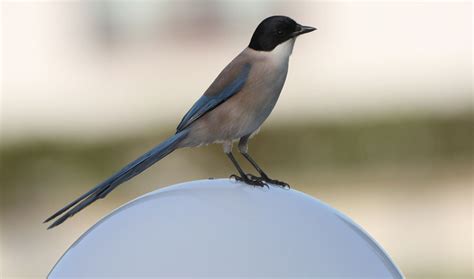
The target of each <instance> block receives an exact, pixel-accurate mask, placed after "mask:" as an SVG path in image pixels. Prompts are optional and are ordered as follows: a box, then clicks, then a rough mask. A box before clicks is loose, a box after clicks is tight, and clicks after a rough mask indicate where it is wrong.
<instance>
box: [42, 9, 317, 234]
mask: <svg viewBox="0 0 474 279" xmlns="http://www.w3.org/2000/svg"><path fill="white" fill-rule="evenodd" d="M314 30H316V28H314V27H311V26H304V25H301V24H299V23H297V22H296V21H295V20H293V19H292V18H290V17H287V16H283V15H275V16H270V17H267V18H265V19H264V20H263V21H261V22H260V24H258V26H257V28H256V29H255V31H254V32H253V35H252V37H251V39H250V43H249V45H248V46H247V47H245V48H244V50H243V51H242V52H240V54H238V55H237V56H236V57H235V58H234V59H233V60H232V61H231V62H230V63H229V64H228V65H227V66H226V67H225V68H224V69H223V70H222V71H221V72H220V74H219V75H218V76H217V77H216V79H215V80H214V81H213V82H212V83H211V85H210V86H209V88H208V89H207V90H206V91H205V92H204V94H203V95H202V96H201V97H200V98H199V99H198V100H197V101H196V102H195V103H194V105H193V106H192V107H191V109H189V111H188V112H187V113H186V114H185V115H184V117H183V118H182V120H181V122H180V123H179V125H178V126H177V128H176V133H175V134H174V135H172V136H171V137H169V138H168V139H166V140H165V141H163V142H161V143H160V144H158V145H157V146H156V147H154V148H153V149H151V150H150V151H148V152H147V153H145V154H143V155H142V156H140V157H139V158H137V159H136V160H134V161H132V162H131V163H129V164H128V165H126V166H125V167H123V168H122V169H121V170H119V171H118V172H117V173H115V174H114V175H112V176H111V177H109V178H108V179H106V180H105V181H103V182H101V183H99V184H98V185H97V186H95V187H94V188H92V189H91V190H89V191H88V192H86V193H84V194H83V195H81V196H80V197H78V198H77V199H75V200H73V201H72V202H70V203H69V204H67V205H66V206H65V207H63V208H62V209H60V210H59V211H57V212H56V213H54V214H53V215H52V216H50V217H49V218H47V219H46V220H45V221H44V223H47V222H50V221H52V220H53V219H56V220H55V221H54V222H53V223H52V224H51V225H50V226H49V227H48V229H51V228H53V227H56V226H58V225H60V224H62V223H63V222H64V221H66V220H67V219H69V218H70V217H72V216H73V215H75V214H76V213H78V212H79V211H81V210H82V209H84V208H86V207H87V206H89V205H90V204H92V203H93V202H95V201H96V200H98V199H102V198H104V197H105V196H107V195H108V194H109V193H110V192H111V191H113V190H114V189H115V188H117V186H119V185H120V184H122V183H124V182H125V181H128V180H130V179H131V178H133V177H135V176H136V175H138V174H140V173H141V172H143V171H144V170H146V169H147V168H149V167H150V166H151V165H153V164H154V163H156V162H158V161H159V160H161V159H163V158H164V157H165V156H167V155H169V154H170V153H171V152H173V151H174V150H176V149H179V148H184V147H198V146H202V145H208V144H213V143H221V144H222V145H223V149H224V153H225V154H226V155H227V157H228V158H229V159H230V161H231V162H232V164H233V165H234V166H235V168H236V170H237V172H238V174H233V175H231V178H233V179H235V180H237V181H242V182H244V183H246V184H249V185H253V186H256V187H257V186H259V187H264V186H267V187H268V184H273V185H276V186H280V187H285V188H286V187H289V184H288V183H285V182H282V181H279V180H276V179H272V178H270V177H269V176H268V175H267V173H266V172H264V171H263V170H262V168H261V167H260V166H259V165H258V164H257V162H256V161H255V160H254V159H253V158H252V157H251V156H250V155H249V152H248V142H249V139H250V138H251V137H252V136H253V135H255V134H256V133H257V132H258V131H259V130H260V126H261V125H262V124H263V122H264V121H265V120H266V119H267V117H268V116H269V115H270V113H271V112H272V110H273V108H274V107H275V104H276V102H277V100H278V98H279V96H280V93H281V91H282V89H283V85H284V83H285V80H286V76H287V73H288V64H289V57H290V55H291V53H292V52H293V47H294V44H295V40H296V38H297V37H298V36H300V35H302V34H306V33H309V32H312V31H314ZM237 141H238V150H239V151H240V153H241V154H242V155H243V157H244V158H245V159H246V160H247V161H249V163H250V164H251V165H252V166H253V167H254V168H255V170H256V171H257V172H258V173H259V175H260V176H255V175H252V174H250V173H245V172H244V170H243V169H242V168H241V166H240V165H239V163H238V162H237V160H236V159H235V157H234V155H233V153H232V147H233V143H234V142H237Z"/></svg>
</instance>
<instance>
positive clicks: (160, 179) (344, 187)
mask: <svg viewBox="0 0 474 279" xmlns="http://www.w3.org/2000/svg"><path fill="white" fill-rule="evenodd" d="M1 8H2V11H1V17H2V18H1V32H2V44H1V46H2V57H1V61H2V62H1V66H2V74H1V78H2V85H1V145H0V150H1V161H0V162H1V176H0V178H1V179H0V183H1V188H0V190H1V212H0V217H1V234H0V237H1V259H0V262H1V276H0V277H2V278H21V277H40V278H44V277H45V276H46V274H47V273H48V271H49V270H50V269H51V268H52V266H53V265H54V263H55V262H56V261H57V260H58V259H59V257H60V256H61V255H62V254H63V252H64V251H65V250H66V249H67V248H68V247H69V246H70V245H71V244H72V243H73V242H74V240H76V239H77V238H78V237H79V236H80V235H81V234H82V233H83V232H84V231H85V230H86V229H87V228H89V227H90V226H91V225H93V224H94V223H95V222H96V221H97V220H99V219H100V218H101V217H102V216H104V215H105V214H107V213H109V212H110V211H111V210H113V209H114V208H116V207H118V206H120V205H121V204H123V203H125V202H127V201H129V200H131V199H133V198H135V197H138V196H140V195H142V194H144V193H147V192H149V191H152V190H154V189H156V188H157V187H163V186H166V185H169V184H174V183H179V182H184V181H188V180H195V179H205V178H208V177H228V176H229V174H231V173H233V172H234V169H233V167H232V165H231V164H230V162H228V161H227V158H226V157H225V156H224V155H223V153H222V148H221V146H208V147H203V148H200V149H193V150H190V149H184V150H178V151H177V152H175V153H173V154H172V155H171V156H169V157H167V158H166V159H164V160H163V161H161V162H159V163H158V164H157V165H156V166H153V167H152V168H150V170H149V171H147V172H145V173H143V174H142V175H140V176H138V177H136V178H135V179H133V180H132V181H130V182H127V183H126V185H124V186H123V187H120V188H118V189H117V190H116V191H114V192H113V193H112V194H111V195H109V196H108V197H107V199H105V200H101V201H99V202H97V203H96V204H94V205H93V206H91V207H90V208H88V209H87V210H85V211H83V212H81V213H80V214H78V215H77V216H76V217H75V218H73V219H71V220H70V221H68V222H66V223H65V224H63V225H62V226H60V227H58V228H56V229H54V230H52V231H47V230H46V226H45V225H43V224H42V221H43V220H44V219H45V218H46V217H48V216H49V215H50V214H51V213H53V212H54V211H55V210H57V209H59V208H60V207H62V206H63V205H65V204H66V203H67V202H69V201H70V200H72V199H73V198H75V197H77V196H78V195H79V194H82V193H83V192H85V191H86V190H88V189H89V188H91V187H92V186H94V185H95V184H97V183H98V182H100V181H102V180H103V179H105V178H107V177H108V176H109V175H110V174H112V173H113V172H114V171H116V170H118V169H119V168H121V167H122V166H123V165H125V164H126V163H128V162H129V161H132V160H133V159H135V158H136V157H137V156H138V155H141V154H142V153H144V152H145V151H147V150H148V149H150V148H151V147H153V146H154V145H156V144H157V143H159V142H160V141H162V140H163V139H165V138H166V137H167V136H168V135H170V134H172V133H173V132H174V129H175V126H176V125H177V123H178V122H179V120H180V119H181V117H182V116H183V114H184V113H185V112H186V111H187V109H188V108H190V106H191V105H192V104H193V103H194V101H195V100H196V99H197V98H198V97H199V96H200V95H201V94H202V93H203V92H204V91H205V89H206V88H207V86H208V85H209V84H210V83H211V82H212V80H213V79H214V78H215V77H216V75H217V74H218V73H219V72H220V70H221V69H222V68H223V67H224V66H225V65H226V64H227V62H229V61H230V59H232V58H233V57H234V56H236V55H237V54H238V53H239V52H240V51H241V50H242V49H243V48H244V47H245V46H246V45H247V44H248V42H249V40H250V37H251V34H252V32H253V31H254V28H255V27H256V26H257V24H258V23H259V22H260V21H261V20H262V19H264V18H265V17H267V16H269V15H273V14H284V15H288V16H291V17H293V18H294V19H296V20H297V21H298V22H300V23H302V24H306V25H312V26H315V27H317V28H318V31H316V32H314V33H311V34H310V35H307V36H303V37H301V38H299V39H298V41H297V43H296V45H295V49H294V52H293V55H292V57H291V62H290V71H289V75H288V78H287V81H286V84H285V88H284V89H283V93H282V95H281V97H280V100H279V102H278V105H277V107H276V108H275V110H274V111H273V114H272V115H271V117H270V118H269V119H268V120H267V122H266V123H265V125H264V127H263V129H262V130H261V132H260V134H259V135H258V136H256V137H255V138H254V139H253V141H252V142H251V144H250V152H251V153H253V154H254V157H255V158H256V159H257V161H258V162H260V163H261V165H262V166H264V167H265V169H266V170H267V172H268V173H269V174H270V175H271V176H274V177H276V178H278V179H281V180H284V181H287V182H289V183H290V184H291V185H292V186H293V188H295V189H297V190H300V191H303V192H306V193H308V194H310V195H312V196H314V197H316V198H318V199H321V200H323V201H324V202H326V203H329V204H330V205H332V206H333V207H335V208H337V209H339V210H341V211H342V212H344V213H346V214H347V215H348V216H350V217H351V218H353V219H354V220H355V221H356V222H357V223H359V224H360V225H361V226H362V227H364V228H365V229H366V230H367V231H368V232H369V233H370V234H371V235H372V236H373V237H374V238H375V239H376V240H377V241H378V242H379V243H380V244H381V245H382V246H383V247H384V248H385V249H386V251H387V252H388V253H389V255H390V256H391V257H392V259H393V260H394V261H395V262H396V263H397V265H398V266H399V267H400V269H401V270H402V271H403V272H404V274H405V275H406V276H407V278H418V279H419V278H470V277H471V276H472V266H473V257H472V253H473V246H472V244H473V243H472V239H473V232H472V223H473V204H472V202H473V198H474V196H473V184H474V183H473V182H474V172H473V170H474V169H473V162H474V161H473V154H474V151H473V149H474V146H473V142H474V140H473V126H474V125H473V124H474V123H473V122H474V121H473V111H472V108H473V106H472V105H473V102H472V101H473V92H472V3H471V2H461V1H446V2H442V1H435V2H431V1H413V2H411V1H401V2H390V1H381V2H362V1H350V2H344V1H336V2H311V1H278V2H276V1H259V2H254V1H114V2H112V1H51V2H49V1H32V2H27V1H19V2H17V1H15V2H13V1H3V2H2V6H1ZM241 162H242V163H244V162H243V160H241ZM245 166H246V167H247V168H248V169H249V170H250V168H249V166H248V165H245ZM124 225H126V224H124Z"/></svg>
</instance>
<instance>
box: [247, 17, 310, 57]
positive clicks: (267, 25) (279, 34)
mask: <svg viewBox="0 0 474 279" xmlns="http://www.w3.org/2000/svg"><path fill="white" fill-rule="evenodd" d="M314 30H316V28H314V27H311V26H303V25H301V24H298V23H297V22H296V21H294V20H293V19H291V18H289V17H287V16H271V17H268V18H266V19H264V20H263V21H262V22H261V23H260V24H259V25H258V26H257V29H255V32H254V33H253V36H252V39H251V40H250V44H249V48H251V49H254V50H258V51H272V50H273V49H274V48H275V47H276V46H278V45H279V44H281V43H284V42H286V41H287V40H289V39H292V38H296V37H297V36H299V35H302V34H305V33H309V32H312V31H314Z"/></svg>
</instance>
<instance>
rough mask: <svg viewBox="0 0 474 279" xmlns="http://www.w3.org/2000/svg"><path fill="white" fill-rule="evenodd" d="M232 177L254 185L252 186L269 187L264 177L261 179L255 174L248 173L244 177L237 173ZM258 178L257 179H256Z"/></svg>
mask: <svg viewBox="0 0 474 279" xmlns="http://www.w3.org/2000/svg"><path fill="white" fill-rule="evenodd" d="M230 178H233V179H235V180H237V181H242V182H244V183H246V184H248V185H252V186H255V187H256V186H258V187H264V186H266V187H267V188H268V185H267V184H266V183H265V181H263V180H262V179H260V178H259V177H256V176H254V175H251V174H247V175H246V176H245V177H242V176H238V175H236V174H232V175H231V176H230ZM254 178H256V179H254Z"/></svg>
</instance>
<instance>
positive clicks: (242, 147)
mask: <svg viewBox="0 0 474 279" xmlns="http://www.w3.org/2000/svg"><path fill="white" fill-rule="evenodd" d="M248 139H249V137H248V136H247V137H243V138H241V139H240V142H239V151H240V153H241V154H242V155H243V156H244V157H245V159H247V161H249V162H250V164H252V166H253V167H254V168H255V169H256V170H257V172H258V173H259V174H260V177H256V176H254V175H252V174H248V176H250V178H251V179H253V180H263V181H265V182H268V183H270V184H274V185H277V186H280V187H283V188H290V185H289V184H288V183H286V182H283V181H279V180H276V179H271V178H270V177H268V175H267V174H266V173H265V172H264V171H263V170H262V168H260V166H259V165H258V164H257V162H255V160H254V159H253V158H252V157H250V155H249V153H248Z"/></svg>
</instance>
